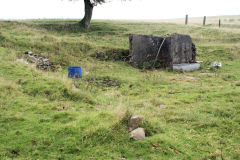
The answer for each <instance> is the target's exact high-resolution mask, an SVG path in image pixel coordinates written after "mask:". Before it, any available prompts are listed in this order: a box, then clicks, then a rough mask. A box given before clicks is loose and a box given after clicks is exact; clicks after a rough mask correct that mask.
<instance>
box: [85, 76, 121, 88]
mask: <svg viewBox="0 0 240 160" xmlns="http://www.w3.org/2000/svg"><path fill="white" fill-rule="evenodd" d="M86 81H87V82H88V84H89V85H94V86H97V87H100V88H102V89H106V88H120V87H121V85H122V83H121V82H120V81H119V80H116V79H113V78H110V77H99V78H93V77H91V78H87V79H86Z"/></svg>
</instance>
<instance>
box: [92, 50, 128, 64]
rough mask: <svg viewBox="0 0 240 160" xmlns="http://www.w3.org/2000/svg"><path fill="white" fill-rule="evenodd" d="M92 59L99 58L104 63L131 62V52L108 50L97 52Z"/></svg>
mask: <svg viewBox="0 0 240 160" xmlns="http://www.w3.org/2000/svg"><path fill="white" fill-rule="evenodd" d="M91 57H94V58H97V59H99V60H102V61H106V60H112V61H129V58H130V57H129V50H125V49H108V50H106V51H97V52H96V53H94V54H92V55H91Z"/></svg>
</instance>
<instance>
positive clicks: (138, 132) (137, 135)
mask: <svg viewBox="0 0 240 160" xmlns="http://www.w3.org/2000/svg"><path fill="white" fill-rule="evenodd" d="M130 134H131V136H130V137H131V138H133V139H135V140H139V141H143V140H144V139H145V131H144V129H143V128H137V129H135V130H133V131H132V132H131V133H130Z"/></svg>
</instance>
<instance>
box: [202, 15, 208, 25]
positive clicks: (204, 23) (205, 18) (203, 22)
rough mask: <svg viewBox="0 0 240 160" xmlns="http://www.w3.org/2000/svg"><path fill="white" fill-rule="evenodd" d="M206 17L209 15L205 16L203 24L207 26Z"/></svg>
mask: <svg viewBox="0 0 240 160" xmlns="http://www.w3.org/2000/svg"><path fill="white" fill-rule="evenodd" d="M206 19H207V17H206V16H204V17H203V26H205V25H206Z"/></svg>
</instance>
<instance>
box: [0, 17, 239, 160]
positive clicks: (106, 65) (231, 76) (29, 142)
mask: <svg viewBox="0 0 240 160" xmlns="http://www.w3.org/2000/svg"><path fill="white" fill-rule="evenodd" d="M237 19H239V17H236V21H237ZM232 26H233V27H234V29H232ZM239 29H240V25H239V23H236V24H233V25H226V26H224V27H223V28H222V29H218V28H216V27H213V26H211V25H208V26H206V27H202V26H201V25H198V24H195V25H189V26H185V25H181V24H175V23H157V22H120V21H93V22H92V28H91V29H90V30H85V29H81V28H79V26H78V24H77V21H75V20H72V21H69V20H68V21H67V20H31V21H0V159H1V160H8V159H17V160H25V159H29V160H30V159H41V160H46V159H49V160H54V159H56V160H71V159H73V160H76V159H97V160H100V159H104V160H105V159H112V160H115V159H116V160H124V159H130V160H131V159H136V160H149V159H156V160H158V159H173V160H174V159H175V160H179V159H182V160H184V159H185V160H190V159H192V160H195V159H203V160H209V159H210V160H221V159H222V160H223V159H224V160H233V159H234V160H238V159H240V80H239V79H240V30H239ZM175 32H177V33H182V34H189V35H191V37H192V38H193V41H194V43H195V44H196V47H197V52H198V56H197V59H198V60H199V61H203V64H202V68H201V70H199V71H194V72H188V73H180V72H172V71H171V70H169V69H167V70H163V69H160V70H145V69H143V70H139V69H136V68H133V67H131V66H130V65H129V64H128V63H127V62H124V61H121V60H116V59H117V58H116V57H118V56H119V55H121V53H122V52H127V50H128V48H129V42H128V34H129V33H138V34H152V35H156V36H164V35H166V34H171V33H175ZM29 50H31V51H33V52H35V53H41V52H49V54H50V60H51V61H52V62H53V63H54V64H55V66H56V68H57V71H55V72H53V71H49V72H46V71H40V70H37V69H36V67H35V66H34V65H33V64H24V63H21V62H19V61H18V59H20V58H22V57H23V53H24V52H25V51H29ZM96 51H101V52H103V53H105V54H106V55H107V57H106V58H105V59H104V60H99V59H96V58H93V57H92V56H91V55H92V54H94V53H95V52H96ZM213 61H220V62H222V64H223V67H222V69H219V70H215V69H210V68H209V64H210V63H211V62H213ZM67 66H82V67H83V78H81V79H78V80H72V79H69V78H67ZM162 105H165V106H166V108H163V107H161V106H162ZM129 115H142V116H143V117H144V123H143V125H142V127H144V128H145V130H146V133H147V138H146V139H145V140H144V141H135V140H132V139H130V138H129V133H128V130H127V126H126V120H127V118H128V117H129Z"/></svg>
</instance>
